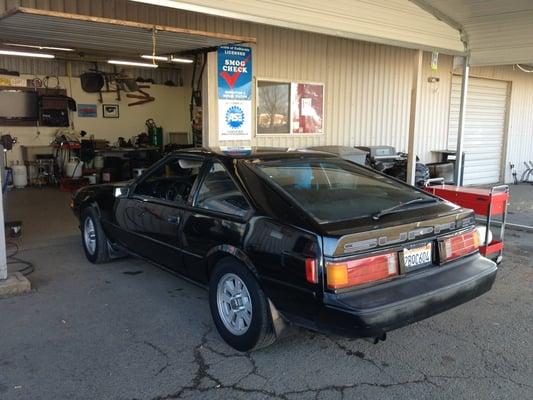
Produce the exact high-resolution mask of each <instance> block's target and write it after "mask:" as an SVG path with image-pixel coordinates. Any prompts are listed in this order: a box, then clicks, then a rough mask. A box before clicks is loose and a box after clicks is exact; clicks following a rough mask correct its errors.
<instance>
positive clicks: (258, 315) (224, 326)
mask: <svg viewBox="0 0 533 400" xmlns="http://www.w3.org/2000/svg"><path fill="white" fill-rule="evenodd" d="M232 282H233V283H232ZM231 289H233V291H231ZM209 306H210V308H211V316H212V317H213V321H214V323H215V326H216V328H217V330H218V333H219V334H220V336H222V338H223V339H224V340H225V341H226V343H228V344H229V345H230V346H231V347H233V348H235V349H236V350H239V351H242V352H246V351H251V350H256V349H259V348H262V347H266V346H269V345H271V344H272V343H274V341H275V340H276V334H275V332H274V327H273V325H272V316H271V313H270V308H269V303H268V299H267V297H266V296H265V294H264V293H263V290H262V289H261V287H260V286H259V284H258V282H257V279H256V278H255V276H254V275H253V273H252V272H251V271H250V270H249V269H248V268H247V267H246V266H244V265H243V264H242V263H240V262H239V261H238V260H236V259H234V258H232V257H227V258H224V259H222V260H220V261H219V262H218V263H217V264H216V266H215V268H214V270H213V272H212V274H211V277H210V280H209Z"/></svg>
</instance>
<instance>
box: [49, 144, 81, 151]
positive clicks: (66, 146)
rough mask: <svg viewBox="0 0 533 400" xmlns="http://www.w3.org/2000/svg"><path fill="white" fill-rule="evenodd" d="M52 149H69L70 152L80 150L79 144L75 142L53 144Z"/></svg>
mask: <svg viewBox="0 0 533 400" xmlns="http://www.w3.org/2000/svg"><path fill="white" fill-rule="evenodd" d="M52 147H54V148H56V149H70V150H79V149H81V144H80V143H77V142H65V143H61V144H56V143H54V144H53V145H52Z"/></svg>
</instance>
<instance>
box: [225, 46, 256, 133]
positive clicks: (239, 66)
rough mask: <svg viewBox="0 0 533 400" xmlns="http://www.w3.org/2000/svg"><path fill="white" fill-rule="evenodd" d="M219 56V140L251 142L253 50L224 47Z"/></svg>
mask: <svg viewBox="0 0 533 400" xmlns="http://www.w3.org/2000/svg"><path fill="white" fill-rule="evenodd" d="M217 56H218V62H217V66H218V68H217V75H218V122H219V123H218V125H219V140H250V139H251V137H252V76H253V73H252V49H251V48H249V47H244V46H221V47H219V48H218V53H217Z"/></svg>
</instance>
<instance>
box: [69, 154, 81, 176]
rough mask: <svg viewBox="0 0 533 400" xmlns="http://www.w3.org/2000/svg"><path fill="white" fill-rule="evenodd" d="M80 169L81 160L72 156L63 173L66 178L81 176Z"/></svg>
mask: <svg viewBox="0 0 533 400" xmlns="http://www.w3.org/2000/svg"><path fill="white" fill-rule="evenodd" d="M82 169H83V162H81V161H80V160H79V159H78V158H75V157H73V158H71V159H70V161H69V162H68V163H67V167H66V169H65V175H66V177H67V178H81V173H82Z"/></svg>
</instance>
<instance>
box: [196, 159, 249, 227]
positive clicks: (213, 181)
mask: <svg viewBox="0 0 533 400" xmlns="http://www.w3.org/2000/svg"><path fill="white" fill-rule="evenodd" d="M195 205H196V207H200V208H205V209H206V210H211V211H218V212H221V213H224V214H230V215H236V216H239V217H244V216H245V215H246V214H247V213H248V211H249V210H250V205H249V204H248V202H247V201H246V198H245V197H244V195H243V194H242V193H241V191H240V190H239V188H238V187H237V185H235V182H233V180H232V179H231V177H230V175H229V174H228V172H227V171H226V169H225V168H224V167H223V166H222V164H220V163H219V162H215V163H213V165H212V166H211V168H210V169H209V172H208V173H207V176H206V177H205V179H204V181H203V182H202V184H201V186H200V189H199V191H198V197H197V199H196V204H195Z"/></svg>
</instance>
